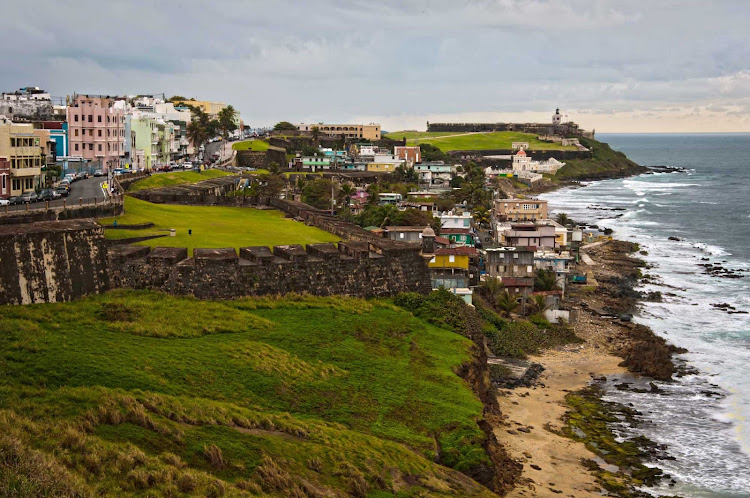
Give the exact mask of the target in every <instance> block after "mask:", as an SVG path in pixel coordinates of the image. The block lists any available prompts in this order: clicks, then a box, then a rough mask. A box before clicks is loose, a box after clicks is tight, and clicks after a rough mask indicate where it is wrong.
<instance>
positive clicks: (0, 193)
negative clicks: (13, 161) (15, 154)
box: [0, 157, 11, 199]
mask: <svg viewBox="0 0 750 498" xmlns="http://www.w3.org/2000/svg"><path fill="white" fill-rule="evenodd" d="M10 174H11V171H10V161H8V158H7V157H0V199H7V198H8V197H10Z"/></svg>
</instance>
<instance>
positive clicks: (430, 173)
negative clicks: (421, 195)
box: [414, 161, 453, 189]
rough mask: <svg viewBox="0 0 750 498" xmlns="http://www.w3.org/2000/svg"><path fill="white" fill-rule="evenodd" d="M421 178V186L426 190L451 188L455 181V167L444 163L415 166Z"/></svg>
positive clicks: (436, 162)
mask: <svg viewBox="0 0 750 498" xmlns="http://www.w3.org/2000/svg"><path fill="white" fill-rule="evenodd" d="M414 171H416V172H417V176H418V177H419V185H420V186H421V187H424V188H428V189H429V188H450V184H451V180H452V179H453V167H452V166H451V165H450V164H445V163H444V162H443V161H435V162H429V163H421V164H416V165H414Z"/></svg>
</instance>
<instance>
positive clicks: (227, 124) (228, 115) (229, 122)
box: [218, 105, 237, 140]
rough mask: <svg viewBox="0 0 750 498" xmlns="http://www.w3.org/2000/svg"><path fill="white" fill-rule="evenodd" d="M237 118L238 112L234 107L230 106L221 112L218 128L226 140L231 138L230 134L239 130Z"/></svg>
mask: <svg viewBox="0 0 750 498" xmlns="http://www.w3.org/2000/svg"><path fill="white" fill-rule="evenodd" d="M236 118H237V111H235V110H234V107H232V106H231V105H228V106H226V107H224V108H223V109H222V110H221V111H219V114H218V122H219V123H218V127H219V131H220V132H221V136H222V137H224V140H226V139H227V138H229V134H230V133H232V132H233V131H234V130H236V129H237V123H236V121H235V119H236Z"/></svg>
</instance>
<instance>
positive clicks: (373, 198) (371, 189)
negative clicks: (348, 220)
mask: <svg viewBox="0 0 750 498" xmlns="http://www.w3.org/2000/svg"><path fill="white" fill-rule="evenodd" d="M380 192H381V190H380V185H378V184H377V183H371V184H369V185H368V186H367V204H370V205H376V204H377V203H378V202H379V201H380V198H379V197H378V194H379V193H380ZM363 226H370V225H363Z"/></svg>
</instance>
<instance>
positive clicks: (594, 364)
mask: <svg viewBox="0 0 750 498" xmlns="http://www.w3.org/2000/svg"><path fill="white" fill-rule="evenodd" d="M615 245H616V244H612V247H610V244H605V245H603V246H602V245H600V244H596V245H593V244H592V247H591V249H592V250H591V251H590V252H589V253H588V254H587V257H586V258H584V261H585V262H582V263H581V265H580V267H581V270H583V271H584V272H591V273H589V274H590V275H593V276H597V277H599V276H605V275H613V274H620V273H621V271H622V268H621V267H622V266H630V265H629V264H628V263H627V262H626V261H625V260H624V259H622V258H621V256H622V255H621V254H620V253H618V252H617V251H616V250H615V248H614V246H615ZM597 246H598V247H597ZM594 247H596V248H595V249H594ZM587 263H588V264H587ZM602 298H604V299H606V296H603V295H602V293H600V292H597V293H588V294H587V295H586V296H585V297H581V296H579V297H578V299H574V301H576V302H577V304H576V306H575V308H576V309H577V312H578V320H577V321H576V322H575V323H574V324H573V326H574V328H575V331H576V334H577V335H578V336H579V337H581V338H582V339H584V340H585V342H584V343H583V344H573V345H568V346H565V347H561V348H556V349H552V350H548V351H546V352H545V353H544V354H542V355H540V356H532V357H529V360H530V361H533V362H536V363H540V364H542V365H543V366H544V369H545V370H544V371H543V372H542V373H541V375H540V376H539V379H538V381H537V383H536V385H534V386H533V387H530V388H526V387H519V388H515V389H510V390H509V389H503V390H500V391H499V395H498V403H499V405H500V409H501V411H502V413H503V416H504V424H503V425H501V426H499V427H497V429H496V430H495V433H496V435H497V437H498V439H499V440H501V441H502V442H503V443H504V444H505V445H506V447H507V448H508V451H509V452H510V454H511V456H512V457H513V458H515V459H517V460H518V461H519V462H521V463H522V464H523V474H522V477H521V481H520V482H519V483H518V485H517V487H516V488H515V489H514V490H513V491H511V492H510V493H509V494H508V496H510V497H532V496H534V497H538V496H541V497H545V496H570V497H576V498H578V497H586V496H601V493H600V489H601V487H600V486H598V485H597V484H596V481H595V478H594V476H593V475H592V474H591V473H590V472H589V471H588V470H587V469H586V468H585V467H584V466H583V465H582V464H581V460H582V459H591V460H595V461H598V462H599V463H600V465H603V464H604V462H603V461H601V459H599V458H598V457H597V456H596V455H595V454H594V453H592V452H591V451H589V450H588V449H587V448H586V447H585V445H584V444H583V443H581V442H577V441H574V440H572V439H570V438H567V437H565V436H562V435H559V434H557V433H556V432H557V430H558V429H560V428H561V427H562V425H563V421H562V418H563V415H564V414H565V413H566V412H567V411H568V407H567V405H566V403H565V396H566V395H567V394H568V393H569V392H572V391H577V390H580V389H582V388H584V387H586V385H587V384H588V383H589V382H590V381H591V380H592V379H594V378H598V377H601V376H609V375H613V374H621V373H624V372H626V369H625V368H624V367H621V366H618V365H619V364H620V363H621V362H622V361H623V360H622V358H621V357H618V356H615V355H614V354H612V353H611V351H612V349H613V346H614V344H616V343H617V339H618V338H621V337H622V334H623V328H622V327H621V326H619V325H616V324H614V323H613V322H612V320H609V319H605V318H602V317H600V316H598V315H597V314H595V313H593V312H591V311H589V310H588V309H587V308H589V307H598V306H601V305H602V301H601V300H602ZM581 304H585V305H584V306H581Z"/></svg>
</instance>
